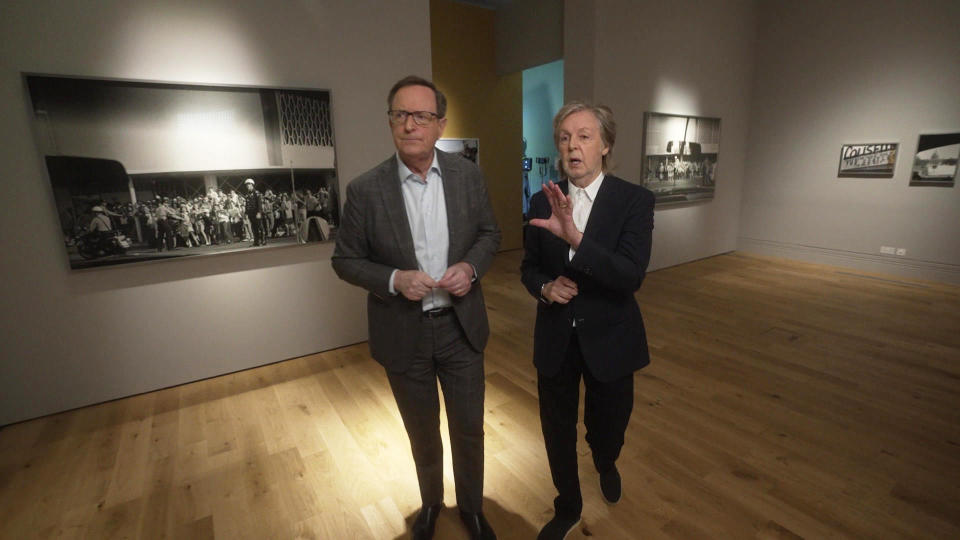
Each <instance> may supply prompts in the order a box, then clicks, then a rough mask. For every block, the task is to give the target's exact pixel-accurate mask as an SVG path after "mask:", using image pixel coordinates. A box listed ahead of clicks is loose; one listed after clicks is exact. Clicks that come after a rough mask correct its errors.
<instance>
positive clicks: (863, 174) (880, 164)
mask: <svg viewBox="0 0 960 540" xmlns="http://www.w3.org/2000/svg"><path fill="white" fill-rule="evenodd" d="M899 146H900V144H899V143H877V144H844V145H842V146H841V147H840V165H839V167H838V168H837V176H838V177H859V178H893V172H894V169H896V167H897V150H898V147H899Z"/></svg>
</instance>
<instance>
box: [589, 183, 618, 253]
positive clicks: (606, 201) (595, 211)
mask: <svg viewBox="0 0 960 540" xmlns="http://www.w3.org/2000/svg"><path fill="white" fill-rule="evenodd" d="M612 178H613V176H611V175H606V176H605V177H604V179H603V183H602V184H600V189H599V190H598V191H597V196H596V198H595V199H594V200H593V206H592V207H591V208H590V217H589V218H587V226H586V227H584V228H583V235H584V236H586V237H587V238H593V239H594V240H597V239H599V237H600V231H602V230H603V227H604V225H606V223H605V221H606V218H607V217H609V215H610V212H609V211H605V209H607V207H608V206H609V205H610V204H611V203H613V202H615V199H616V197H615V194H614V193H612V191H614V189H613V182H609V181H608V180H610V179H612ZM611 197H613V198H612V199H611Z"/></svg>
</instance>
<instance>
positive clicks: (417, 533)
mask: <svg viewBox="0 0 960 540" xmlns="http://www.w3.org/2000/svg"><path fill="white" fill-rule="evenodd" d="M442 509H443V505H442V504H435V505H433V506H424V507H423V508H421V509H420V513H419V514H417V520H416V521H414V522H413V530H412V531H411V532H410V538H412V539H413V540H431V539H432V538H433V531H434V529H436V528H437V517H438V516H439V515H440V510H442Z"/></svg>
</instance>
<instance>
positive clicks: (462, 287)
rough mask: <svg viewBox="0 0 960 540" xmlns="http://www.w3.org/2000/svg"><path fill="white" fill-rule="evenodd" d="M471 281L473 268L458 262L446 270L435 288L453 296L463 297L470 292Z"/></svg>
mask: <svg viewBox="0 0 960 540" xmlns="http://www.w3.org/2000/svg"><path fill="white" fill-rule="evenodd" d="M472 281H473V267H472V266H470V265H469V264H467V263H465V262H458V263H457V264H455V265H453V266H451V267H450V268H447V271H446V272H445V273H444V274H443V277H442V278H440V281H438V282H437V286H439V287H440V288H442V289H443V290H445V291H447V292H448V293H450V294H452V295H454V296H463V295H465V294H467V293H468V292H470V288H471V286H472V283H471V282H472Z"/></svg>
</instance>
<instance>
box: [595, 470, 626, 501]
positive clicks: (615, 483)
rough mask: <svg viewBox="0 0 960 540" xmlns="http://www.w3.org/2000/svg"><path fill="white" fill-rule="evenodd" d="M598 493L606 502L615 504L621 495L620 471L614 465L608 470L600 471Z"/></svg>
mask: <svg viewBox="0 0 960 540" xmlns="http://www.w3.org/2000/svg"><path fill="white" fill-rule="evenodd" d="M600 493H603V499H604V500H605V501H607V504H617V503H618V502H620V497H621V496H622V495H623V492H622V488H621V485H620V471H618V470H617V467H616V465H614V466H613V467H612V468H610V470H608V471H607V472H604V473H600Z"/></svg>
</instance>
